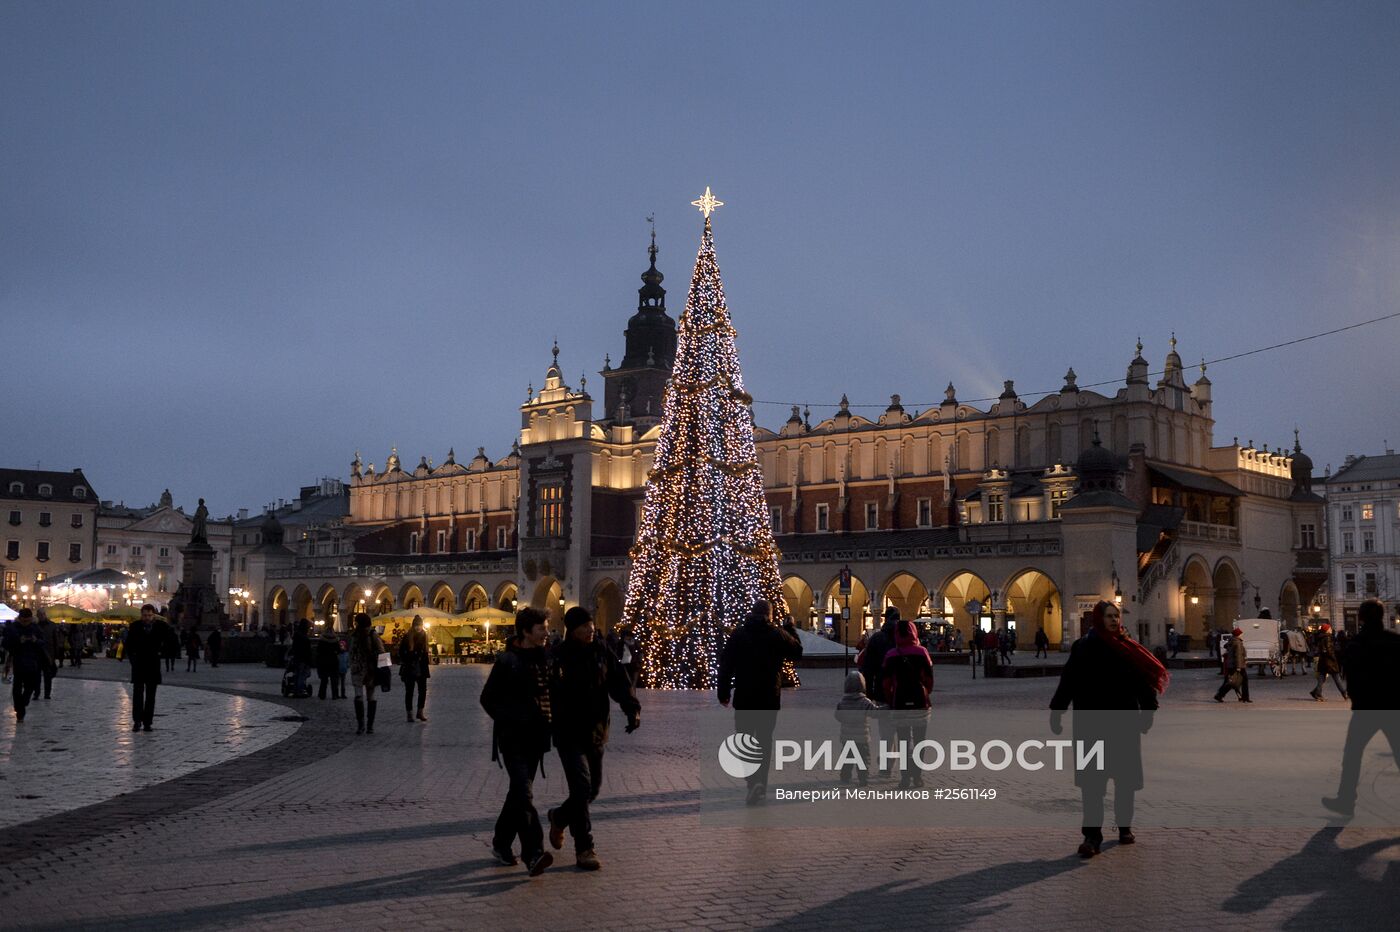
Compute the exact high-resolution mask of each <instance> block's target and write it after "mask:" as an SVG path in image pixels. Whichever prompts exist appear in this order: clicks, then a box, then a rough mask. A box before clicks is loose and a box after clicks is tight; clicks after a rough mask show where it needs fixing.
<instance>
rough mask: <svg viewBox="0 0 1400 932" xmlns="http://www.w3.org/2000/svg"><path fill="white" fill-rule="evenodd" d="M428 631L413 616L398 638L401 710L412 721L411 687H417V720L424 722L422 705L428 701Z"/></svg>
mask: <svg viewBox="0 0 1400 932" xmlns="http://www.w3.org/2000/svg"><path fill="white" fill-rule="evenodd" d="M428 663H429V657H428V632H427V631H426V630H425V629H424V628H423V619H422V617H421V616H419V615H414V616H413V627H412V628H410V629H409V631H408V633H407V634H405V635H404V636H403V637H402V638H401V639H400V640H399V679H401V680H403V711H404V715H405V716H406V717H407V720H408V721H410V722H411V721H413V687H414V686H415V685H416V686H417V687H418V721H420V722H426V721H427V720H428V717H427V716H426V715H424V714H423V706H424V705H426V704H427V702H428V677H429V676H430V675H431V674H430V673H429V672H428Z"/></svg>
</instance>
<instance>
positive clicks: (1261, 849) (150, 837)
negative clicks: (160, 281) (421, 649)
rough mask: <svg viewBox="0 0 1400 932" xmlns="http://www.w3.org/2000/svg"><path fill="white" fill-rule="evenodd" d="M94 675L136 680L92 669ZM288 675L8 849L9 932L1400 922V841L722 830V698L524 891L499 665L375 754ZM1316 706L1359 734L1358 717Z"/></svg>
mask: <svg viewBox="0 0 1400 932" xmlns="http://www.w3.org/2000/svg"><path fill="white" fill-rule="evenodd" d="M81 672H82V673H83V674H84V675H85V676H90V677H93V678H116V677H118V676H120V675H121V674H122V673H124V672H125V671H124V668H123V667H121V666H120V665H118V664H116V663H114V662H107V663H102V662H98V663H91V664H88V665H86V666H85V667H84V668H83V670H82V671H81ZM279 675H280V673H279V671H276V670H269V669H267V668H265V667H253V666H247V665H243V666H237V667H231V666H225V667H222V668H220V669H218V670H213V671H203V670H202V671H201V672H200V673H198V674H192V675H189V676H188V677H186V676H184V675H175V676H174V677H173V681H174V682H177V683H179V684H180V685H182V686H183V685H194V686H196V687H197V688H200V689H205V690H212V691H214V692H215V693H217V694H223V695H232V696H245V697H251V698H259V699H262V698H266V699H268V700H269V701H272V702H274V703H275V704H277V705H280V706H283V707H286V708H289V709H290V710H293V712H295V713H299V714H301V715H304V716H305V717H306V718H307V721H306V722H305V723H304V724H303V725H302V726H301V728H300V729H298V730H297V731H296V733H294V734H292V735H291V736H290V737H288V738H286V739H285V740H283V741H281V742H280V743H278V744H276V745H273V746H271V747H268V748H264V749H262V750H260V751H256V752H254V753H252V754H248V755H245V756H243V757H239V758H237V759H235V760H233V761H230V762H227V763H223V764H220V765H216V766H211V767H206V768H204V769H202V770H199V771H196V772H195V773H192V774H188V775H185V776H183V777H178V778H176V779H174V780H169V781H166V782H164V783H160V784H157V785H155V786H151V787H147V788H145V789H142V790H140V791H138V792H136V793H133V794H128V795H126V796H120V797H117V798H116V799H114V800H110V801H108V802H107V803H102V804H98V805H96V806H85V807H83V808H75V809H74V810H72V811H70V812H68V813H65V814H62V815H58V816H51V817H48V818H44V819H39V820H36V821H34V822H27V823H24V824H22V825H18V826H13V827H11V828H10V829H7V830H6V842H5V845H4V846H3V847H4V849H5V851H7V852H8V853H9V854H8V856H6V857H0V926H3V927H5V928H21V927H22V928H27V929H49V928H52V929H80V930H81V929H99V928H132V929H165V928H201V929H203V928H286V929H298V930H315V929H322V928H325V929H331V928H336V929H341V928H353V929H362V928H369V929H373V928H385V929H388V928H393V929H402V928H405V927H412V928H490V929H497V928H501V929H515V928H532V929H540V928H559V929H575V928H585V927H587V928H604V929H614V928H647V929H655V928H666V929H670V928H681V927H685V928H715V929H719V928H741V927H773V928H792V929H797V928H801V927H820V928H857V927H859V928H870V927H877V928H878V927H895V928H897V927H901V926H908V927H915V928H939V929H943V928H948V929H964V928H967V929H1020V928H1036V929H1038V930H1055V929H1061V928H1063V929H1070V928H1083V927H1086V926H1096V927H1105V928H1126V927H1131V928H1168V927H1170V928H1174V929H1196V928H1205V927H1208V926H1219V925H1223V924H1226V923H1228V924H1230V925H1231V926H1233V927H1236V928H1245V929H1255V928H1284V929H1312V928H1324V927H1325V928H1328V929H1331V928H1333V927H1346V928H1361V929H1367V928H1376V929H1381V928H1384V929H1392V928H1394V924H1395V920H1394V916H1395V915H1396V914H1397V912H1400V829H1395V830H1384V831H1381V830H1364V831H1363V830H1359V829H1353V828H1325V829H1320V830H1271V831H1258V830H1255V831H1251V832H1249V833H1242V832H1238V831H1232V832H1228V833H1227V832H1212V831H1202V830H1160V831H1154V832H1144V833H1143V834H1142V835H1141V836H1140V839H1139V844H1138V845H1136V846H1134V847H1128V848H1123V847H1118V846H1116V845H1114V844H1113V843H1112V842H1110V843H1109V844H1107V845H1106V846H1105V851H1104V855H1103V856H1101V857H1099V858H1096V859H1094V860H1092V861H1089V862H1081V861H1079V860H1078V859H1077V858H1075V857H1073V856H1072V852H1073V849H1074V846H1075V844H1077V842H1078V840H1079V839H1078V833H1077V831H1076V830H1075V829H1074V827H1073V826H1072V825H1071V826H1069V827H1067V828H1066V830H1065V831H1044V830H1035V831H1026V830H1015V829H1011V828H1008V827H1004V826H997V825H988V826H986V827H985V828H982V829H978V830H975V831H969V830H966V829H956V830H954V829H946V830H928V829H919V830H915V829H907V830H885V829H882V830H878V831H876V830H871V831H865V832H862V831H860V830H852V829H842V830H835V829H810V828H807V829H798V828H793V829H776V830H767V831H763V832H754V831H745V830H743V829H732V828H731V829H726V828H718V827H712V826H707V825H705V824H703V823H702V820H701V819H700V818H699V816H698V814H697V805H696V802H695V788H696V785H697V763H696V754H697V750H696V747H695V743H694V728H693V723H694V720H695V714H696V712H697V711H698V710H699V709H702V708H706V707H709V705H710V704H711V703H712V699H711V697H709V696H702V695H698V694H691V693H646V694H644V695H643V697H642V701H643V704H644V712H643V726H642V729H641V730H640V731H638V732H637V733H636V734H634V735H624V734H622V733H621V730H620V729H619V730H618V731H616V732H615V734H614V737H613V740H612V743H611V744H610V746H609V751H608V755H607V758H606V762H605V779H604V784H603V790H602V794H601V797H600V799H599V801H598V803H597V805H596V807H595V812H594V833H595V835H596V837H597V845H598V853H599V856H600V857H601V858H602V859H603V862H604V868H603V870H602V871H601V872H599V873H597V874H585V873H581V872H578V871H576V870H574V869H573V867H572V866H571V860H572V859H571V858H570V857H567V855H569V854H571V852H570V850H569V848H568V847H567V844H568V843H567V842H566V848H565V851H564V852H562V854H563V855H565V856H564V857H560V858H559V859H558V860H557V861H556V866H555V867H554V868H553V869H551V870H550V871H548V872H546V874H545V875H544V876H542V877H539V878H536V879H534V880H531V879H529V878H527V877H526V876H525V874H524V872H523V870H522V869H520V868H501V867H496V866H494V865H493V864H492V862H491V861H490V859H489V856H488V849H487V843H488V841H489V838H490V830H491V826H492V824H493V822H494V818H495V814H496V811H497V810H498V808H499V805H500V801H501V798H502V796H503V794H504V781H503V778H502V774H501V772H500V771H499V770H498V769H497V768H496V767H495V766H494V765H492V764H491V762H490V760H489V731H488V730H487V727H486V724H487V723H486V721H485V719H484V716H483V715H482V714H481V713H480V712H479V710H478V707H477V705H476V697H477V695H478V693H479V690H480V686H481V683H482V681H483V679H484V676H485V669H484V668H482V667H470V666H469V667H439V668H435V669H434V676H433V679H432V682H431V688H430V690H429V701H428V715H429V718H430V719H431V721H430V722H429V723H428V724H426V725H415V724H407V723H405V722H404V720H403V706H402V704H401V703H402V693H401V692H400V691H399V690H400V684H398V683H397V682H396V683H395V684H394V685H395V691H394V692H392V693H391V694H389V695H388V696H385V697H384V701H383V702H381V704H380V716H379V722H378V724H377V728H376V730H377V731H378V734H376V735H374V736H365V737H356V736H355V735H354V734H353V730H354V726H353V714H352V712H351V709H350V707H349V706H350V704H349V702H348V701H343V702H332V701H329V700H327V701H324V702H322V701H318V700H315V699H308V700H297V701H293V700H283V699H281V698H280V697H278V696H277V695H276V693H277V681H278V677H279ZM840 675H841V674H840V671H839V670H830V671H828V670H818V671H803V677H804V686H803V688H802V689H800V690H797V691H796V692H794V693H792V694H790V695H787V696H785V703H787V704H789V705H798V706H806V705H810V706H812V707H830V705H831V704H833V703H834V701H835V698H836V691H837V689H838V684H839V682H840ZM938 677H939V680H938V686H937V691H936V694H935V702H936V703H938V704H939V707H941V708H948V709H950V710H955V709H956V708H957V707H958V706H960V705H964V704H971V705H977V706H979V707H983V708H987V707H993V708H996V707H1004V708H1020V707H1026V706H1030V707H1038V708H1043V707H1044V704H1045V702H1046V701H1047V699H1048V696H1049V694H1050V692H1051V691H1052V689H1053V687H1054V682H1055V681H1054V679H1053V678H1045V679H1040V678H1035V679H1028V680H1018V681H1003V680H995V681H991V682H987V681H984V680H981V679H979V680H977V681H975V682H973V681H972V680H970V678H968V671H966V670H965V669H962V668H946V667H940V668H939V670H938ZM1217 682H1218V680H1217V679H1216V678H1214V677H1212V676H1210V675H1209V673H1207V672H1205V671H1199V672H1198V671H1183V672H1179V673H1177V674H1176V676H1175V680H1174V683H1173V686H1172V689H1171V691H1170V692H1169V700H1170V701H1171V702H1172V703H1173V704H1197V703H1199V704H1201V705H1202V706H1203V707H1204V706H1206V705H1207V704H1209V706H1210V707H1213V708H1216V709H1218V710H1219V714H1220V715H1221V718H1222V722H1230V721H1233V722H1235V723H1237V724H1238V725H1239V726H1240V727H1248V719H1247V718H1246V717H1247V716H1248V715H1249V713H1250V711H1251V707H1249V706H1242V705H1238V704H1230V705H1226V706H1223V707H1218V706H1214V704H1213V703H1210V699H1209V697H1210V693H1211V692H1212V691H1213V689H1214V686H1215V685H1216V683H1217ZM1309 687H1310V683H1309V682H1308V681H1306V680H1304V679H1303V678H1290V679H1284V680H1282V681H1277V682H1259V683H1257V684H1255V686H1254V694H1255V700H1256V703H1255V705H1254V706H1253V707H1252V708H1254V709H1258V708H1267V707H1269V706H1271V705H1272V706H1276V707H1294V706H1293V704H1295V703H1300V702H1301V701H1302V700H1301V699H1300V697H1301V696H1302V694H1305V693H1306V691H1307V689H1308V688H1309ZM1306 708H1308V710H1309V712H1308V714H1317V715H1334V716H1337V721H1338V725H1339V727H1341V725H1342V724H1343V723H1344V718H1343V717H1341V714H1340V713H1342V712H1343V711H1344V710H1343V708H1342V704H1341V703H1328V704H1327V705H1326V706H1316V707H1315V708H1314V707H1313V706H1312V705H1311V704H1308V705H1307V706H1306ZM26 725H28V722H26ZM1373 750H1374V749H1373ZM6 763H7V765H8V762H6ZM1280 766H1281V767H1285V766H1287V758H1286V742H1282V743H1281V754H1280ZM547 772H548V776H547V778H545V779H544V780H541V781H538V782H537V784H536V799H537V802H538V803H540V804H541V810H542V811H543V809H544V807H545V805H546V804H554V803H556V802H557V801H558V800H561V799H562V798H563V796H564V790H563V781H562V779H561V777H560V772H559V769H558V767H557V765H556V764H555V763H554V762H553V761H550V763H549V764H548V765H547ZM1241 792H1242V793H1267V787H1242V788H1241ZM36 826H38V827H39V828H35V827H36ZM70 893H78V894H81V895H70Z"/></svg>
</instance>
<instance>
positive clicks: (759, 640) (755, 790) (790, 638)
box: [719, 599, 893, 806]
mask: <svg viewBox="0 0 1400 932" xmlns="http://www.w3.org/2000/svg"><path fill="white" fill-rule="evenodd" d="M871 640H872V641H873V640H874V638H872V639H871ZM891 646H893V645H891ZM869 650H870V648H869V647H868V646H867V647H866V651H867V652H869ZM881 656H882V658H883V655H881ZM801 658H802V642H801V641H800V640H799V639H798V637H797V629H796V628H794V627H793V625H792V622H791V621H789V622H788V623H787V624H786V625H785V626H783V627H781V628H778V627H774V626H773V609H772V607H771V606H770V605H769V604H768V602H767V601H766V600H765V599H759V600H758V601H757V602H754V604H753V608H752V609H751V610H750V611H749V614H748V616H747V617H746V618H745V619H744V620H743V622H742V623H741V624H740V625H739V627H737V628H735V629H734V633H733V634H731V635H730V636H729V640H728V642H726V643H725V645H724V650H723V651H722V652H721V653H720V658H719V704H720V705H722V706H728V705H729V702H730V699H731V698H732V699H733V701H734V730H735V731H736V732H739V733H740V734H746V735H752V736H753V737H754V738H756V739H757V740H758V743H759V744H760V745H761V746H762V748H763V760H762V763H761V764H760V765H759V768H758V770H756V771H755V772H754V773H753V774H752V775H751V776H750V777H749V778H748V779H747V781H746V782H747V783H748V787H749V789H748V799H747V802H748V804H749V805H750V806H754V805H758V804H759V803H762V802H763V801H764V799H765V798H766V797H767V793H768V768H769V766H770V765H771V764H772V761H773V730H774V729H775V728H776V727H777V725H778V709H779V708H780V707H781V706H782V673H783V662H784V661H786V660H800V659H801Z"/></svg>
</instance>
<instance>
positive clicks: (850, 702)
mask: <svg viewBox="0 0 1400 932" xmlns="http://www.w3.org/2000/svg"><path fill="white" fill-rule="evenodd" d="M878 708H880V706H879V705H878V704H877V703H875V702H872V701H871V699H870V697H868V696H867V695H866V694H865V677H864V676H862V675H861V674H860V671H859V670H852V671H851V672H850V673H849V674H847V676H846V693H845V695H843V696H842V697H841V699H840V701H838V702H837V703H836V720H837V721H838V722H840V723H841V747H842V748H843V749H844V748H845V747H846V745H847V744H854V745H855V747H856V750H857V751H858V752H859V753H860V759H861V761H862V762H864V764H865V766H864V767H862V768H860V770H859V781H860V785H861V786H865V785H866V784H868V783H869V782H870V768H871V766H872V761H871V760H870V713H871V712H874V711H875V710H876V709H878ZM855 772H856V767H855V765H854V764H846V765H844V766H842V768H841V782H842V783H850V782H851V776H852V774H853V773H855Z"/></svg>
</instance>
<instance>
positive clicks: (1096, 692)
mask: <svg viewBox="0 0 1400 932" xmlns="http://www.w3.org/2000/svg"><path fill="white" fill-rule="evenodd" d="M1092 623H1093V627H1092V628H1091V629H1090V631H1089V633H1088V634H1086V635H1085V636H1084V637H1082V638H1080V639H1079V640H1077V641H1075V642H1074V647H1072V648H1071V649H1070V654H1069V660H1068V661H1067V662H1066V663H1065V668H1064V671H1063V672H1062V673H1061V674H1060V685H1059V688H1058V689H1056V690H1055V695H1054V697H1053V698H1052V699H1051V700H1050V708H1051V709H1052V710H1054V711H1053V712H1052V713H1051V715H1050V729H1051V730H1052V731H1053V732H1054V733H1055V734H1059V733H1060V731H1061V724H1060V714H1061V713H1062V712H1063V711H1064V710H1066V709H1068V708H1070V707H1071V706H1073V707H1074V710H1075V713H1076V715H1075V723H1074V737H1075V740H1077V741H1089V742H1092V741H1096V740H1103V742H1104V748H1105V760H1104V768H1103V769H1102V770H1081V771H1078V772H1076V773H1075V777H1074V782H1075V785H1076V786H1078V787H1079V789H1080V792H1081V794H1082V796H1083V800H1084V828H1083V832H1084V842H1083V843H1082V844H1081V845H1080V846H1079V854H1080V856H1081V857H1085V858H1091V857H1093V856H1094V855H1096V854H1098V853H1099V847H1100V845H1102V844H1103V816H1104V796H1105V794H1106V793H1107V792H1108V781H1109V779H1110V778H1112V779H1113V811H1114V816H1115V818H1116V819H1117V822H1118V843H1119V844H1122V845H1131V844H1133V843H1135V842H1136V841H1137V839H1136V837H1134V835H1133V831H1132V821H1133V802H1134V795H1135V794H1136V793H1137V791H1138V790H1140V789H1142V784H1143V780H1142V735H1143V733H1145V732H1146V731H1147V729H1148V728H1150V727H1151V725H1152V712H1153V711H1154V710H1155V709H1156V708H1157V696H1158V694H1160V693H1161V692H1163V691H1164V690H1165V689H1166V688H1167V683H1168V681H1169V680H1170V679H1171V677H1170V674H1168V673H1167V669H1166V667H1164V666H1162V664H1161V662H1160V661H1159V660H1158V659H1157V658H1156V657H1154V656H1152V652H1151V651H1149V650H1148V649H1147V648H1145V647H1143V646H1142V645H1141V644H1139V643H1137V642H1136V641H1134V640H1132V639H1131V638H1129V637H1128V635H1127V633H1126V632H1125V631H1124V630H1123V622H1122V616H1121V614H1120V613H1119V610H1118V606H1117V605H1114V604H1113V603H1112V602H1099V603H1098V604H1097V605H1095V606H1094V611H1093V615H1092ZM1085 712H1089V713H1093V714H1089V715H1085V714H1082V713H1085ZM1126 713H1136V714H1132V715H1129V714H1126Z"/></svg>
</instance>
